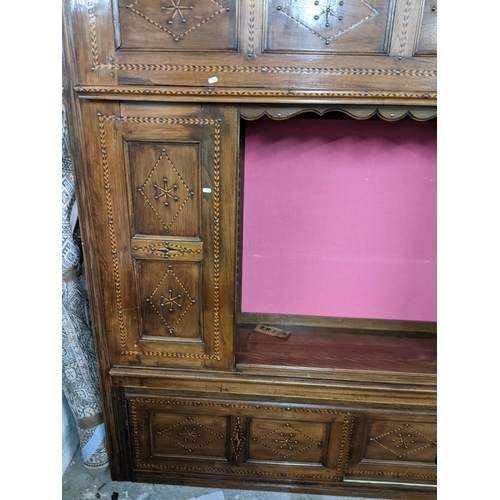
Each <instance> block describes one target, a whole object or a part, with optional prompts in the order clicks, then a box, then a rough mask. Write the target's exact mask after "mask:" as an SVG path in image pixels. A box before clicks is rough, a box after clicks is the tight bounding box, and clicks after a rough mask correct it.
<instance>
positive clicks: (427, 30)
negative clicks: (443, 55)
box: [416, 0, 438, 56]
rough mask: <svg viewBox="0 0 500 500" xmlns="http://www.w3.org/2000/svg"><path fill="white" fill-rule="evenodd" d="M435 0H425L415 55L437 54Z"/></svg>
mask: <svg viewBox="0 0 500 500" xmlns="http://www.w3.org/2000/svg"><path fill="white" fill-rule="evenodd" d="M437 5H438V4H437V0H425V4H424V8H423V12H422V25H421V28H420V36H419V38H418V45H417V50H416V55H417V56H420V55H421V56H424V55H437Z"/></svg>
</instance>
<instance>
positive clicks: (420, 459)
mask: <svg viewBox="0 0 500 500" xmlns="http://www.w3.org/2000/svg"><path fill="white" fill-rule="evenodd" d="M353 436H354V438H353V441H352V448H351V450H350V455H349V464H348V466H347V474H349V475H353V476H355V477H365V478H378V479H381V480H390V478H392V479H393V480H396V479H397V480H398V481H424V482H435V481H436V471H437V426H436V420H435V416H434V417H433V416H432V415H411V414H409V415H407V416H406V417H405V416H401V415H399V416H395V415H394V416H393V415H383V416H380V415H379V416H375V415H373V414H371V415H370V414H368V415H365V416H363V415H360V416H359V417H358V418H357V419H356V421H355V425H354V431H353Z"/></svg>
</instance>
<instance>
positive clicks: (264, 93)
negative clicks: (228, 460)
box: [75, 86, 437, 123]
mask: <svg viewBox="0 0 500 500" xmlns="http://www.w3.org/2000/svg"><path fill="white" fill-rule="evenodd" d="M75 91H76V92H78V93H80V94H102V95H113V94H116V95H153V96H154V95H157V96H179V97H183V96H210V97H214V96H221V97H234V98H238V97H243V98H244V97H266V98H285V97H286V98H290V97H304V98H322V99H326V98H356V97H366V98H372V99H391V98H394V99H437V94H436V93H435V92H433V93H426V92H419V93H406V92H369V91H364V92H331V91H317V92H315V91H312V92H303V91H298V90H286V91H284V90H240V89H234V90H221V89H217V88H215V89H209V90H201V89H197V90H190V89H186V90H171V89H159V88H153V89H147V88H146V89H144V88H127V87H120V88H116V87H94V86H92V87H88V86H86V87H82V86H78V87H75ZM137 123H140V122H137ZM142 123H147V122H146V121H143V122H142ZM150 123H153V122H150ZM158 123H161V122H158Z"/></svg>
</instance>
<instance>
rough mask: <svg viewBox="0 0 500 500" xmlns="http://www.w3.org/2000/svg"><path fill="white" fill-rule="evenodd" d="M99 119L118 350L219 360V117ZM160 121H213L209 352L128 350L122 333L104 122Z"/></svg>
mask: <svg viewBox="0 0 500 500" xmlns="http://www.w3.org/2000/svg"><path fill="white" fill-rule="evenodd" d="M97 117H98V121H99V137H100V145H101V166H102V173H103V181H104V182H103V185H104V192H105V199H106V207H107V216H108V232H109V238H110V247H111V257H112V263H113V277H114V281H115V283H116V286H115V304H116V310H117V316H118V324H119V331H120V347H121V354H122V355H124V356H137V355H141V356H159V357H173V358H188V359H211V360H217V361H220V339H219V336H220V331H219V326H220V311H219V310H220V299H219V290H218V289H219V284H220V263H219V259H220V256H219V252H220V232H219V218H220V142H221V138H220V127H221V121H222V120H221V119H220V118H219V119H202V118H199V119H198V118H162V117H140V116H116V115H103V114H102V113H97ZM105 122H108V123H115V122H120V123H160V124H172V125H213V126H214V128H215V133H214V174H213V175H214V216H213V242H214V262H213V280H214V306H213V318H214V319H213V321H214V330H213V342H214V348H213V352H214V353H213V354H212V355H210V354H197V353H182V352H158V351H144V350H140V351H139V350H137V351H133V350H128V349H127V342H126V334H125V324H124V319H123V306H122V292H121V283H120V271H119V267H118V257H117V240H116V235H115V230H114V225H113V224H114V221H113V200H112V190H113V186H112V185H111V182H110V177H109V167H108V158H107V150H106V131H105V127H104V123H105Z"/></svg>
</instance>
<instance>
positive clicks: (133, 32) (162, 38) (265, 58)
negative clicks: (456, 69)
mask: <svg viewBox="0 0 500 500" xmlns="http://www.w3.org/2000/svg"><path fill="white" fill-rule="evenodd" d="M67 2H68V5H67V7H66V13H67V23H66V34H67V37H68V38H69V39H71V38H73V42H70V47H71V50H73V61H74V64H75V70H76V73H77V76H76V77H75V78H74V81H76V82H78V84H77V91H79V92H81V93H86V92H87V93H92V94H93V96H96V94H101V95H109V94H111V93H113V94H115V95H120V96H128V97H129V98H135V97H137V96H139V95H142V96H145V97H147V98H155V97H154V96H157V98H161V99H163V98H169V99H172V98H175V99H179V100H182V99H189V98H191V97H192V96H201V97H203V98H206V99H211V100H213V99H218V100H219V102H220V101H221V100H225V101H231V102H233V101H235V100H240V101H241V100H243V101H245V102H252V101H255V100H262V99H268V98H272V99H274V100H276V99H281V100H282V101H283V102H289V101H290V99H291V98H293V99H296V100H298V101H303V100H304V99H308V100H309V101H311V102H312V101H319V100H322V99H325V98H327V99H333V100H337V99H340V100H343V99H349V102H351V103H354V102H363V103H365V102H369V101H370V99H371V100H372V101H373V102H382V103H383V104H391V103H392V104H395V102H394V100H396V101H397V102H396V103H397V104H400V103H402V104H410V105H418V104H420V103H423V99H428V101H427V103H426V104H429V105H431V106H434V105H435V103H436V102H435V99H436V97H437V95H436V89H437V83H436V77H437V71H436V10H437V6H436V2H435V0H427V1H426V0H113V1H112V2H109V1H105V0H95V1H91V0H67ZM387 99H389V100H390V101H387ZM377 100H378V101H377Z"/></svg>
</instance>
